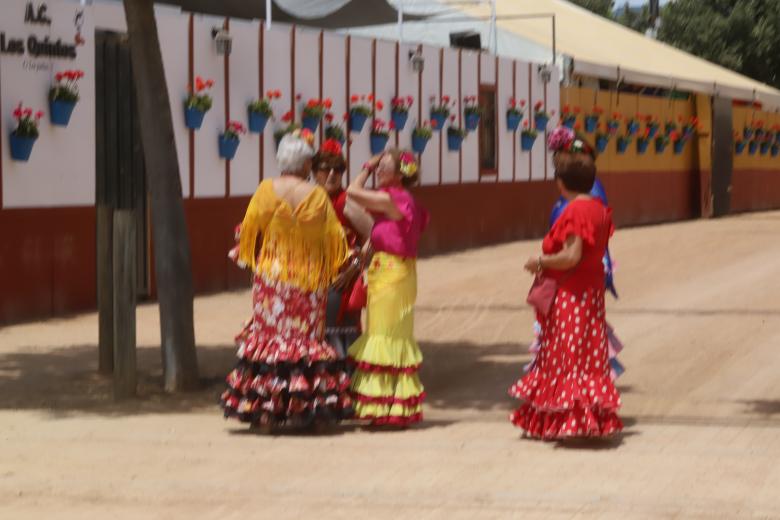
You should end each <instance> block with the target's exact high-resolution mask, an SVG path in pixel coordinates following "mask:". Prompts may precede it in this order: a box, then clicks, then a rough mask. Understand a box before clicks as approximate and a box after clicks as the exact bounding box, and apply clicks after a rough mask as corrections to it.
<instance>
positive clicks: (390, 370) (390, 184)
mask: <svg viewBox="0 0 780 520" xmlns="http://www.w3.org/2000/svg"><path fill="white" fill-rule="evenodd" d="M373 173H376V181H377V185H378V186H379V189H377V190H370V189H366V188H365V184H366V181H367V180H368V178H369V176H370V175H371V174H373ZM417 178H418V174H417V163H415V161H414V156H413V155H412V154H411V153H409V152H401V151H399V150H389V151H388V152H386V153H384V154H383V155H381V156H377V157H374V158H373V159H372V160H371V161H369V162H368V163H366V164H365V165H364V167H363V171H362V172H361V173H360V175H358V176H357V178H356V179H355V180H354V181H353V182H352V184H351V185H350V187H349V189H348V190H347V193H348V196H349V197H351V198H352V200H354V202H356V203H357V204H359V205H361V206H363V208H365V209H366V210H368V211H369V212H371V214H372V215H373V217H374V227H373V229H372V231H371V243H372V245H373V248H374V251H375V253H374V257H373V259H372V260H371V263H370V266H369V268H368V320H367V321H368V323H367V325H368V326H367V330H366V332H365V333H364V334H363V335H362V336H360V338H359V339H358V340H357V341H356V342H355V343H354V344H353V345H352V346H351V347H350V349H349V352H348V354H349V358H350V361H351V362H352V363H353V364H354V368H355V371H354V373H353V380H352V391H353V395H354V399H355V415H356V417H357V418H358V419H364V420H369V421H370V422H371V424H372V425H380V426H381V425H392V426H396V427H402V428H403V427H407V426H409V425H410V424H413V423H416V422H419V421H420V420H422V402H423V399H424V398H425V391H424V389H423V386H422V384H421V383H420V378H419V377H418V375H417V371H418V369H419V367H420V364H421V363H422V354H421V353H420V348H419V346H418V345H417V342H416V341H415V340H414V302H415V299H416V298H417V270H416V257H417V244H418V242H419V239H420V235H421V234H422V232H423V230H424V229H425V227H426V226H427V224H428V213H427V211H425V209H423V208H422V207H421V206H420V205H419V204H418V203H417V202H416V201H415V200H414V197H412V195H411V193H409V191H408V189H407V188H408V187H411V186H413V185H414V184H416V182H417Z"/></svg>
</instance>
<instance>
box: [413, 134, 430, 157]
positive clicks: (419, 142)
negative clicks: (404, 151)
mask: <svg viewBox="0 0 780 520" xmlns="http://www.w3.org/2000/svg"><path fill="white" fill-rule="evenodd" d="M427 144H428V139H426V138H425V137H418V136H416V135H414V134H412V150H413V151H414V153H423V152H424V151H425V146H426V145H427Z"/></svg>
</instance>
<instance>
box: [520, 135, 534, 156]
mask: <svg viewBox="0 0 780 520" xmlns="http://www.w3.org/2000/svg"><path fill="white" fill-rule="evenodd" d="M535 142H536V137H535V136H533V135H528V134H521V135H520V149H521V150H523V151H524V152H527V151H529V150H530V149H531V148H533V147H534V143H535Z"/></svg>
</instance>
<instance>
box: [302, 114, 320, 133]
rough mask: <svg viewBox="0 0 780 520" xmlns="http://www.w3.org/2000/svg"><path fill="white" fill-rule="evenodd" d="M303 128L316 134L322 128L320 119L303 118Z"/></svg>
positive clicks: (312, 117)
mask: <svg viewBox="0 0 780 520" xmlns="http://www.w3.org/2000/svg"><path fill="white" fill-rule="evenodd" d="M301 126H302V127H303V128H305V129H306V130H308V131H310V132H316V131H317V127H318V126H320V118H319V117H314V116H303V118H301Z"/></svg>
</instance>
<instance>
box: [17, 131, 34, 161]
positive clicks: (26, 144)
mask: <svg viewBox="0 0 780 520" xmlns="http://www.w3.org/2000/svg"><path fill="white" fill-rule="evenodd" d="M37 139H38V138H37V137H20V136H17V135H16V134H11V159H13V160H14V161H19V162H27V161H29V160H30V154H32V149H33V145H34V144H35V141H36V140H37Z"/></svg>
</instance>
